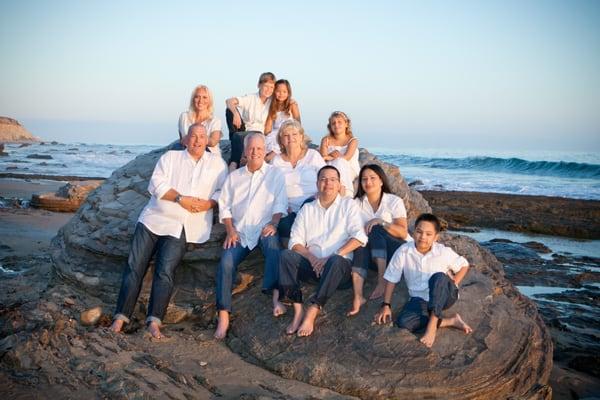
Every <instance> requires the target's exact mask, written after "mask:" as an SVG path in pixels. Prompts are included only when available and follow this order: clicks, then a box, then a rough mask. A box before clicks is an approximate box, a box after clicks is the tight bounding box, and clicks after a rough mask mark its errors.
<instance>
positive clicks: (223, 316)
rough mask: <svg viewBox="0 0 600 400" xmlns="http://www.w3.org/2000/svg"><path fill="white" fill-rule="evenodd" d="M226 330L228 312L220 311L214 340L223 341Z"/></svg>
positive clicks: (227, 327) (227, 326)
mask: <svg viewBox="0 0 600 400" xmlns="http://www.w3.org/2000/svg"><path fill="white" fill-rule="evenodd" d="M227 329H229V312H227V311H224V310H220V311H219V323H218V324H217V330H216V331H215V334H214V337H215V339H218V340H221V339H225V336H227Z"/></svg>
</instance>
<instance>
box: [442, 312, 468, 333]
mask: <svg viewBox="0 0 600 400" xmlns="http://www.w3.org/2000/svg"><path fill="white" fill-rule="evenodd" d="M446 326H448V327H452V328H455V329H459V330H461V331H463V332H464V333H465V334H467V335H468V334H469V333H472V332H473V329H472V328H471V327H470V326H469V325H467V323H466V322H465V321H463V319H462V318H461V317H460V315H459V314H456V315H455V316H454V317H452V318H448V325H446Z"/></svg>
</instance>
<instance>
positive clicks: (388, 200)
mask: <svg viewBox="0 0 600 400" xmlns="http://www.w3.org/2000/svg"><path fill="white" fill-rule="evenodd" d="M354 201H355V202H356V205H357V206H358V208H359V209H360V217H361V218H362V222H363V225H365V224H366V223H367V222H369V221H370V220H372V219H374V218H381V219H382V220H384V221H385V222H387V223H390V224H391V223H392V222H394V221H393V220H394V219H395V218H406V207H404V201H403V200H402V199H401V198H400V197H398V196H396V195H394V194H391V193H382V194H381V201H380V202H379V208H378V209H377V211H373V207H371V203H369V199H368V198H367V195H364V196H363V197H362V198H361V199H354ZM404 240H406V241H407V242H410V241H411V240H413V238H412V237H411V236H410V235H407V236H406V239H404Z"/></svg>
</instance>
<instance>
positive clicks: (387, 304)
mask: <svg viewBox="0 0 600 400" xmlns="http://www.w3.org/2000/svg"><path fill="white" fill-rule="evenodd" d="M385 306H388V307H389V308H392V305H391V304H390V303H386V302H385V301H383V302H381V307H385Z"/></svg>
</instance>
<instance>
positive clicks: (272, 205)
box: [219, 162, 288, 249]
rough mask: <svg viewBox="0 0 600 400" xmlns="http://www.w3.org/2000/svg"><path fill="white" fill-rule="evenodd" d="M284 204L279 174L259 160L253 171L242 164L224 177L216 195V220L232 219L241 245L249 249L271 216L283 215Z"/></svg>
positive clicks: (285, 200) (283, 190)
mask: <svg viewBox="0 0 600 400" xmlns="http://www.w3.org/2000/svg"><path fill="white" fill-rule="evenodd" d="M287 206H288V200H287V194H286V191H285V179H284V177H283V174H282V173H281V171H279V170H278V169H277V168H275V167H273V166H271V165H269V164H267V163H266V162H263V165H262V166H261V167H260V168H259V169H258V170H256V171H254V173H252V172H250V171H249V170H248V167H242V168H239V169H237V170H235V171H233V172H232V173H231V174H230V175H229V177H227V180H226V181H225V184H224V185H223V189H222V191H221V196H220V197H219V220H220V222H221V223H223V220H224V219H226V218H231V219H233V226H234V227H235V229H236V230H237V231H238V233H239V234H240V242H241V245H242V246H244V247H248V248H249V249H253V248H254V247H256V245H257V244H258V240H259V239H260V234H261V231H262V229H263V228H264V227H265V225H267V224H268V223H269V222H270V221H271V219H272V217H273V215H274V214H278V213H281V214H282V216H285V215H287Z"/></svg>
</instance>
